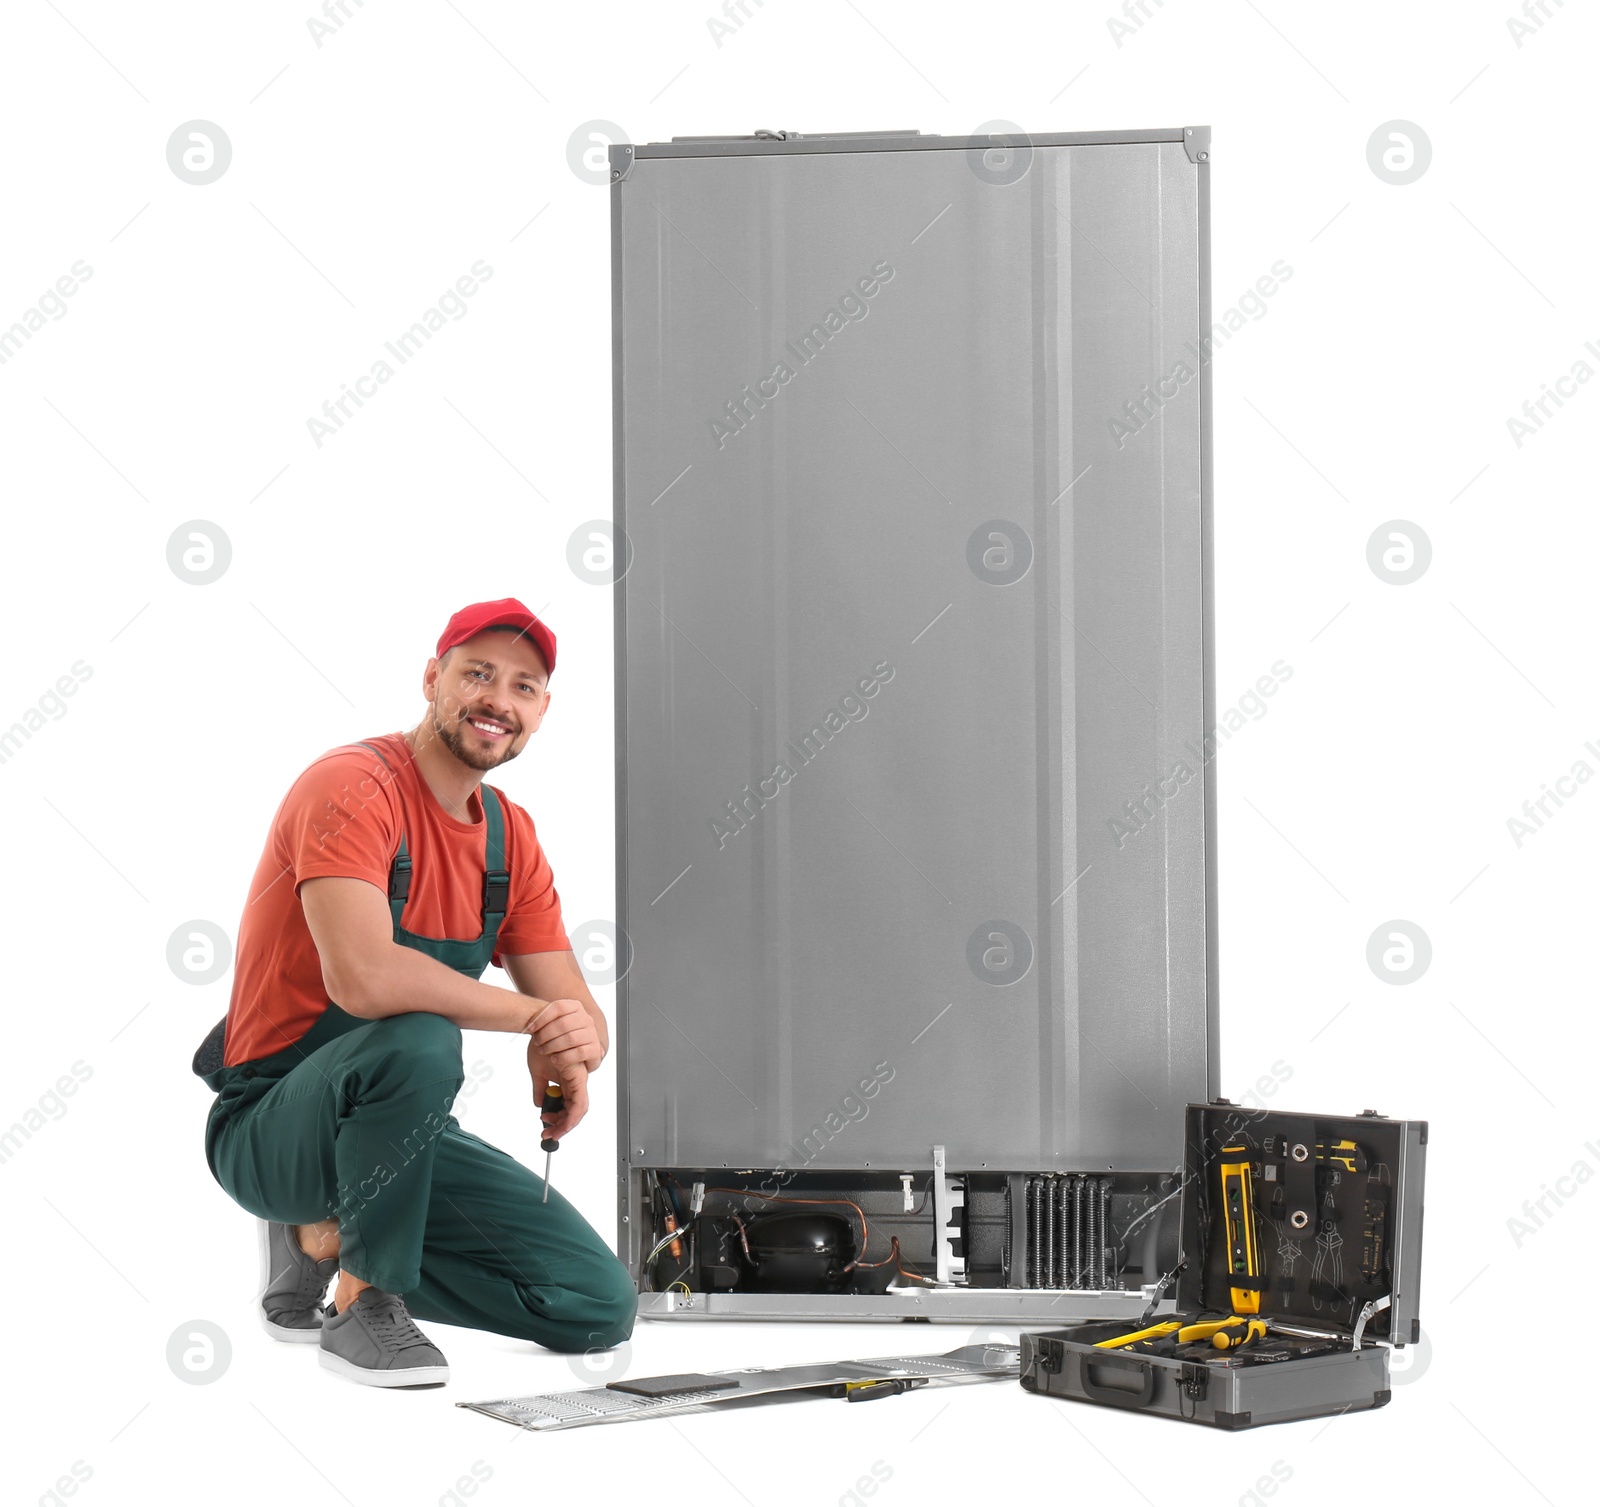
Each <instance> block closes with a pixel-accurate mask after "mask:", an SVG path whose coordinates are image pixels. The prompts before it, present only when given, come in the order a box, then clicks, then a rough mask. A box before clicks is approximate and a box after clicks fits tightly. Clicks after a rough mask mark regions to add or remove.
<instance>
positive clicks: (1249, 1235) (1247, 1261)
mask: <svg viewBox="0 0 1600 1507" xmlns="http://www.w3.org/2000/svg"><path fill="white" fill-rule="evenodd" d="M1222 1155H1223V1157H1224V1158H1227V1157H1234V1158H1237V1160H1234V1161H1227V1160H1224V1161H1223V1162H1222V1164H1221V1165H1222V1218H1223V1222H1224V1225H1225V1226H1226V1230H1225V1233H1226V1235H1227V1241H1228V1274H1229V1276H1233V1277H1259V1276H1260V1275H1261V1253H1260V1251H1259V1250H1258V1248H1257V1246H1256V1216H1255V1205H1254V1203H1253V1202H1252V1200H1251V1189H1250V1160H1249V1157H1250V1152H1249V1148H1248V1147H1245V1146H1227V1147H1224V1148H1223V1152H1222ZM1231 1292H1232V1294H1233V1311H1234V1312H1235V1313H1259V1312H1260V1311H1261V1289H1260V1288H1259V1287H1256V1286H1254V1285H1247V1286H1243V1287H1234V1288H1232V1289H1231Z"/></svg>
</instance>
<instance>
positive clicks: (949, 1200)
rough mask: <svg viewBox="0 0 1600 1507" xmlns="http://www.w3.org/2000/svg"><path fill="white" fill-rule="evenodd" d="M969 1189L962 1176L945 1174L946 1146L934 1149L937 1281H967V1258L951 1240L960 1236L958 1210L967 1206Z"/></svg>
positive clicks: (934, 1227)
mask: <svg viewBox="0 0 1600 1507" xmlns="http://www.w3.org/2000/svg"><path fill="white" fill-rule="evenodd" d="M966 1202H967V1191H966V1188H965V1187H964V1186H963V1185H962V1183H961V1180H960V1179H959V1178H954V1177H946V1176H945V1174H944V1147H943V1146H935V1147H934V1148H933V1275H934V1279H935V1281H938V1282H959V1283H963V1284H964V1283H965V1282H966V1280H967V1258H966V1257H965V1256H958V1255H956V1253H955V1251H954V1250H953V1249H952V1248H951V1246H952V1242H953V1241H956V1240H959V1239H960V1238H961V1225H960V1223H959V1220H958V1218H957V1214H958V1211H959V1210H961V1209H963V1208H965V1206H966Z"/></svg>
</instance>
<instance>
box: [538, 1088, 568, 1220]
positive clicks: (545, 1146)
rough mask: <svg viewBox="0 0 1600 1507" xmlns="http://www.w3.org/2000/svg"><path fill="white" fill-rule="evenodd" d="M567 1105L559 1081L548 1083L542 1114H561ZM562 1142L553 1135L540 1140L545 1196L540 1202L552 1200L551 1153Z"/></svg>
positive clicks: (540, 1103)
mask: <svg viewBox="0 0 1600 1507" xmlns="http://www.w3.org/2000/svg"><path fill="white" fill-rule="evenodd" d="M565 1105H566V1095H565V1094H563V1093H562V1092H561V1085H560V1084H559V1083H547V1084H545V1086H544V1098H542V1099H541V1100H540V1101H539V1113H540V1114H542V1115H548V1114H560V1113H561V1111H562V1109H563V1108H564V1107H565ZM560 1145H561V1142H560V1141H558V1140H557V1139H556V1138H555V1137H554V1136H553V1135H547V1136H545V1137H544V1139H543V1140H541V1141H540V1142H539V1150H541V1151H542V1152H544V1197H543V1198H541V1199H540V1200H539V1202H540V1203H549V1202H550V1153H551V1152H553V1151H554V1150H556V1148H557V1147H558V1146H560Z"/></svg>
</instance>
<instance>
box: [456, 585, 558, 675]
mask: <svg viewBox="0 0 1600 1507" xmlns="http://www.w3.org/2000/svg"><path fill="white" fill-rule="evenodd" d="M485 628H520V629H521V630H522V631H523V632H524V633H526V634H527V635H528V637H529V638H531V639H532V640H533V641H534V643H536V644H537V645H538V646H539V652H540V653H541V654H543V655H544V667H545V670H546V671H547V672H548V673H549V674H552V675H553V674H555V669H556V636H555V634H553V633H552V632H551V631H550V630H549V629H548V628H547V627H545V625H544V624H543V623H542V622H540V621H539V619H538V618H537V617H535V616H534V614H533V613H531V612H529V611H528V609H527V608H526V607H524V606H523V605H522V603H521V602H519V601H518V600H517V599H516V598H515V597H501V598H500V600H499V601H497V602H474V603H473V604H472V605H471V606H470V607H463V608H462V609H461V611H460V612H458V613H456V615H455V616H454V617H453V618H451V619H450V621H449V622H448V623H446V624H445V628H444V632H443V633H441V634H440V635H439V647H438V648H437V649H436V650H435V651H434V657H435V658H436V659H443V658H444V657H445V655H446V654H447V653H448V652H449V651H450V650H451V649H453V648H455V646H456V645H457V644H464V643H466V641H467V640H468V639H469V638H476V637H477V636H478V635H479V634H480V633H482V632H483V630H484V629H485Z"/></svg>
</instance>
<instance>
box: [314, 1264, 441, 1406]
mask: <svg viewBox="0 0 1600 1507" xmlns="http://www.w3.org/2000/svg"><path fill="white" fill-rule="evenodd" d="M330 1307H331V1305H330ZM318 1338H319V1340H320V1342H321V1344H322V1354H321V1355H320V1356H319V1357H318V1359H319V1360H320V1361H321V1362H322V1364H323V1365H324V1366H325V1367H326V1368H327V1369H328V1370H330V1371H337V1372H338V1373H339V1375H340V1376H343V1377H346V1378H347V1379H349V1380H350V1381H359V1382H362V1383H363V1384H364V1385H366V1386H369V1387H438V1386H443V1385H444V1383H445V1382H447V1381H448V1380H449V1379H450V1368H449V1366H447V1365H446V1364H445V1359H444V1356H442V1355H441V1354H440V1353H439V1350H438V1348H437V1347H436V1346H435V1345H434V1343H433V1342H432V1341H431V1340H430V1339H429V1338H428V1337H427V1335H425V1334H424V1333H423V1332H422V1331H421V1330H420V1329H418V1328H417V1326H416V1325H415V1324H414V1323H413V1322H412V1319H411V1315H410V1314H409V1313H407V1312H406V1305H405V1304H404V1303H403V1302H402V1301H401V1299H400V1295H399V1294H398V1293H392V1292H384V1291H383V1290H382V1289H381V1288H377V1287H364V1288H362V1289H361V1292H360V1294H359V1295H358V1296H357V1298H356V1300H355V1302H353V1303H352V1304H351V1305H350V1306H349V1307H348V1308H346V1309H345V1311H344V1312H343V1313H332V1312H330V1313H329V1314H327V1316H326V1317H325V1318H324V1319H323V1321H322V1331H321V1333H320V1335H319V1336H318Z"/></svg>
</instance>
